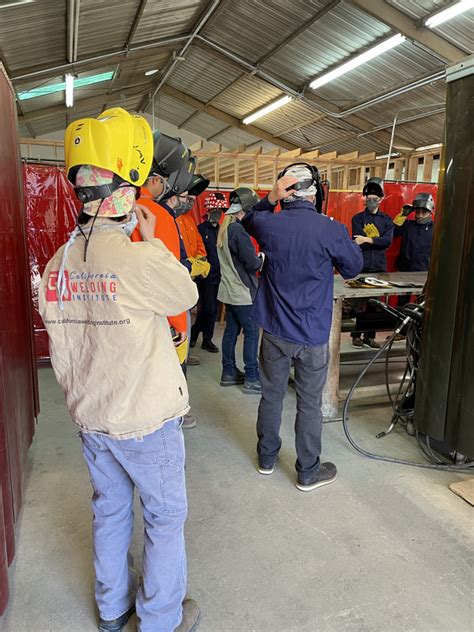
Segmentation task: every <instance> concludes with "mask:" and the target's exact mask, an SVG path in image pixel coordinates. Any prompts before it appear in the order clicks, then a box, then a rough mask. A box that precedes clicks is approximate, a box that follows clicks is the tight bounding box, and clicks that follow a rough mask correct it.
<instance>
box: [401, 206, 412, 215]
mask: <svg viewBox="0 0 474 632" xmlns="http://www.w3.org/2000/svg"><path fill="white" fill-rule="evenodd" d="M412 211H413V206H412V205H411V204H404V205H403V206H402V210H401V213H402V214H403V215H404V216H405V217H407V216H408V215H410V213H411V212H412Z"/></svg>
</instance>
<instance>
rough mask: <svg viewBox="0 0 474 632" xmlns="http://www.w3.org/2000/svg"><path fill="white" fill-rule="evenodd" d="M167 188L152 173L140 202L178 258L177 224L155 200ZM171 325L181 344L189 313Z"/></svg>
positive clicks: (137, 236)
mask: <svg viewBox="0 0 474 632" xmlns="http://www.w3.org/2000/svg"><path fill="white" fill-rule="evenodd" d="M164 190H165V182H164V178H163V177H162V176H160V175H152V174H150V177H149V178H148V179H147V181H146V183H145V186H142V187H141V195H140V198H139V199H138V204H141V205H142V206H146V208H147V209H149V210H150V211H151V212H152V213H153V215H154V216H155V217H156V224H155V237H157V238H158V239H161V241H162V242H163V243H164V244H165V246H166V247H167V248H168V250H170V251H171V252H172V253H173V254H174V256H175V257H176V259H178V261H179V259H180V247H179V233H178V229H177V227H176V224H175V222H174V220H173V218H172V217H171V215H169V213H167V212H166V210H165V209H164V208H163V207H162V206H160V205H159V204H157V203H156V202H155V199H159V198H160V197H161V195H162V194H163V192H164ZM131 239H132V241H141V240H142V239H141V236H140V232H139V230H138V228H137V229H135V231H134V232H133V233H132V238H131ZM168 322H169V324H170V327H173V328H174V330H175V331H176V334H177V338H176V340H175V344H181V343H182V342H184V341H185V340H186V335H187V334H186V331H187V313H186V312H183V313H182V314H178V315H177V316H170V317H169V318H168Z"/></svg>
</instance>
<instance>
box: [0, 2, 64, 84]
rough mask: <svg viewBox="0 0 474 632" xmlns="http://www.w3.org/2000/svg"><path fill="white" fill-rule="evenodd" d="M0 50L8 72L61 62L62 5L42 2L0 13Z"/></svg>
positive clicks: (7, 9)
mask: <svg viewBox="0 0 474 632" xmlns="http://www.w3.org/2000/svg"><path fill="white" fill-rule="evenodd" d="M0 47H1V48H2V50H3V53H4V55H5V58H6V60H7V62H8V67H9V69H10V71H12V72H16V71H17V70H19V69H20V68H21V69H24V68H33V67H35V66H40V65H43V64H56V63H57V62H58V60H59V61H60V62H63V61H65V56H66V3H65V2H58V1H57V0H42V1H41V2H35V3H32V4H22V5H18V6H12V7H7V8H2V9H0Z"/></svg>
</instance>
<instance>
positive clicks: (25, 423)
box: [0, 64, 38, 614]
mask: <svg viewBox="0 0 474 632" xmlns="http://www.w3.org/2000/svg"><path fill="white" fill-rule="evenodd" d="M0 130H1V135H2V141H1V143H0V212H1V218H2V221H1V222H0V254H1V262H2V263H1V265H2V274H1V275H0V314H1V318H0V487H1V494H0V614H2V612H3V611H4V610H5V608H6V604H7V600H8V574H7V565H8V564H10V563H11V561H12V560H13V556H14V554H15V525H16V523H17V522H18V518H19V514H20V509H21V506H22V501H23V481H24V474H25V468H26V463H27V458H28V449H29V446H30V444H31V440H32V437H33V433H34V428H35V421H34V420H35V415H37V413H38V393H37V388H36V386H37V377H36V363H35V362H34V351H33V328H32V314H31V293H30V286H29V273H28V257H27V248H26V228H25V214H24V201H23V190H22V182H21V170H20V164H21V163H20V152H19V144H18V130H17V115H16V105H15V101H14V98H13V93H12V90H11V88H10V84H9V83H8V80H7V77H6V75H5V74H4V71H3V66H2V65H1V64H0Z"/></svg>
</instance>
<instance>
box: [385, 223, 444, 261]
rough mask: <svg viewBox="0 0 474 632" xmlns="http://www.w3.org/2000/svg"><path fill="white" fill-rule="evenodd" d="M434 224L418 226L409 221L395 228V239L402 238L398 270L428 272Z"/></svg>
mask: <svg viewBox="0 0 474 632" xmlns="http://www.w3.org/2000/svg"><path fill="white" fill-rule="evenodd" d="M433 227H434V224H433V222H429V224H417V223H416V222H415V221H411V220H407V221H405V223H404V224H403V225H402V226H395V229H394V232H395V237H401V238H402V245H401V248H400V254H399V255H398V259H397V268H398V270H400V272H426V271H427V270H428V267H429V265H430V257H431V247H432V243H433Z"/></svg>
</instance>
